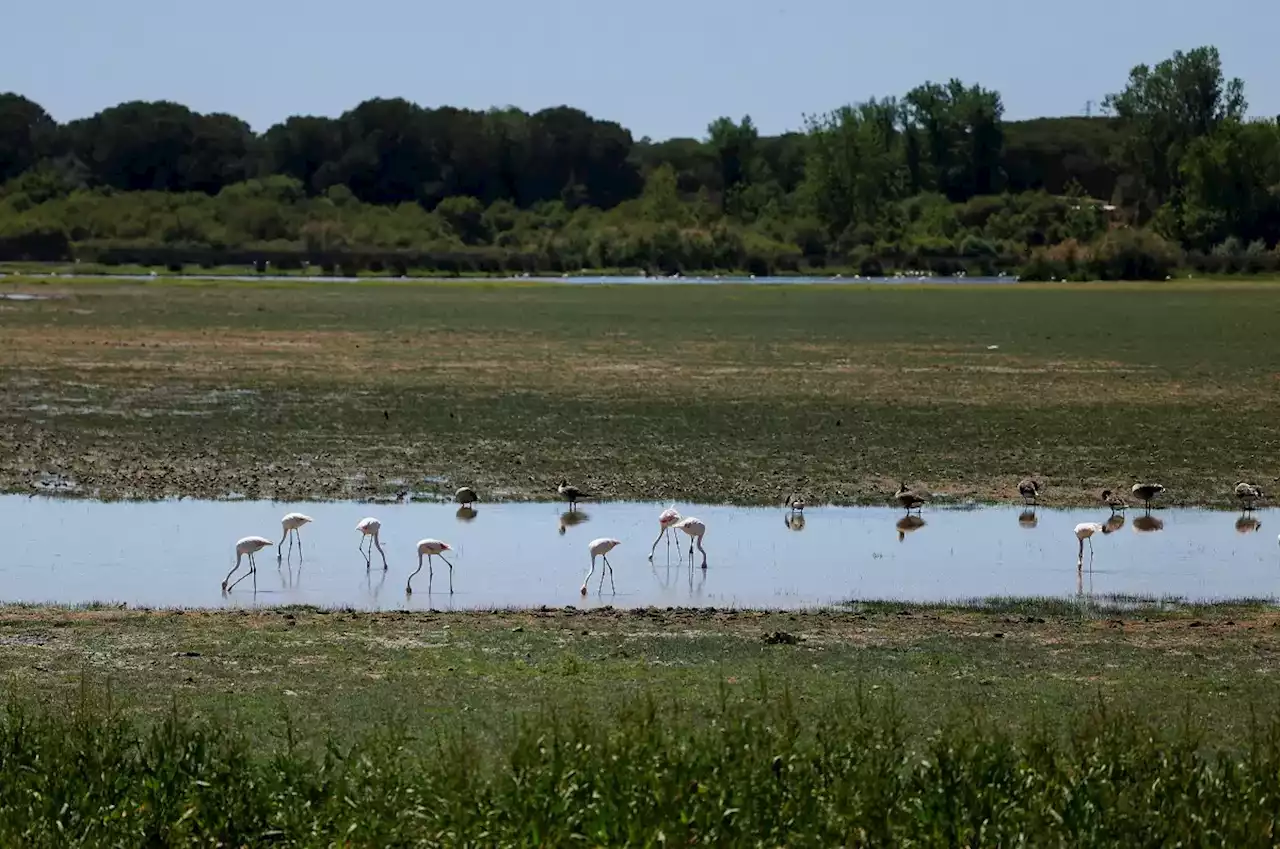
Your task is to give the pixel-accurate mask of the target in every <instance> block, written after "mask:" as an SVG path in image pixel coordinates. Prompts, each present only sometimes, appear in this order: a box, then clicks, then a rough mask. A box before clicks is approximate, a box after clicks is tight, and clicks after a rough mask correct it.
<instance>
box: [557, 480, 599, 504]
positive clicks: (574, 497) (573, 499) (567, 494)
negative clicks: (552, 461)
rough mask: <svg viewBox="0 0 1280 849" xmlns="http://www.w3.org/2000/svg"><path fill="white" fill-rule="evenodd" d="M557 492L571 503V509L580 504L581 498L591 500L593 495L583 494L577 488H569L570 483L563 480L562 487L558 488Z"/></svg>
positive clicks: (561, 481)
mask: <svg viewBox="0 0 1280 849" xmlns="http://www.w3.org/2000/svg"><path fill="white" fill-rule="evenodd" d="M556 492H558V493H560V497H561V498H563V499H564V500H565V501H568V502H569V509H573V508H574V507H576V506H577V504H578V499H579V498H590V497H591V493H589V492H583V491H582V490H580V489H578V488H577V487H576V486H569V482H568V481H566V480H564V479H561V480H560V485H559V486H558V487H556Z"/></svg>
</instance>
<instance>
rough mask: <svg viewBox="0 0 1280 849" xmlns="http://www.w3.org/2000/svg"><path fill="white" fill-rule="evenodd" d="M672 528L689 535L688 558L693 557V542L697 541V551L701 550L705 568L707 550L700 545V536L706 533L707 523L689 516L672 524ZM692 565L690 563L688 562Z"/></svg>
mask: <svg viewBox="0 0 1280 849" xmlns="http://www.w3.org/2000/svg"><path fill="white" fill-rule="evenodd" d="M672 528H675V529H678V530H681V531H684V532H685V533H686V534H688V535H689V558H690V559H693V542H694V540H695V539H696V540H697V541H698V551H701V552H702V568H703V569H705V568H707V550H706V549H705V548H703V547H702V537H703V536H704V535H705V534H706V533H707V525H706V523H705V522H703V521H702V520H701V519H695V518H693V517H692V516H690V517H689V518H687V519H681V520H680V521H679V522H676V523H675V524H674V525H672ZM690 565H692V564H690Z"/></svg>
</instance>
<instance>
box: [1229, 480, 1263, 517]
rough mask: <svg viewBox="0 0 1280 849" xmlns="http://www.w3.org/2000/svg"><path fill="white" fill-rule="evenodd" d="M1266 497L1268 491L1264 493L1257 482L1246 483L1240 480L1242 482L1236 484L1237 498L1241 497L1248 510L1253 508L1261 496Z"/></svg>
mask: <svg viewBox="0 0 1280 849" xmlns="http://www.w3.org/2000/svg"><path fill="white" fill-rule="evenodd" d="M1266 497H1267V495H1266V493H1264V492H1263V491H1262V488H1261V487H1260V486H1257V485H1256V484H1251V483H1246V482H1244V481H1240V483H1238V484H1236V498H1239V499H1240V501H1241V503H1242V504H1244V509H1246V510H1252V509H1253V506H1254V503H1255V502H1256V501H1257V500H1258V499H1259V498H1266Z"/></svg>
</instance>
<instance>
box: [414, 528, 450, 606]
mask: <svg viewBox="0 0 1280 849" xmlns="http://www.w3.org/2000/svg"><path fill="white" fill-rule="evenodd" d="M452 550H453V549H451V548H450V547H449V543H447V542H441V541H440V540H438V539H424V540H419V541H418V568H417V569H415V570H413V575H416V574H418V573H419V572H421V571H422V556H423V555H424V554H425V555H426V557H427V592H428V593H430V592H431V579H432V578H433V577H435V569H434V568H433V567H432V565H431V558H432V557H439V558H440V559H441V560H444V562H445V563H449V561H448V560H447V559H446V558H445V556H444V554H443V553H442V552H445V551H452ZM413 575H410V576H409V580H407V581H405V584H404V591H405V594H406V595H408V594H409V593H412V592H413ZM449 594H450V595H453V564H452V563H449Z"/></svg>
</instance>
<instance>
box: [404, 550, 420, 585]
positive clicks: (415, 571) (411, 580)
mask: <svg viewBox="0 0 1280 849" xmlns="http://www.w3.org/2000/svg"><path fill="white" fill-rule="evenodd" d="M421 571H422V555H421V554H419V555H418V568H417V569H414V570H413V575H416V574H418V573H419V572H421ZM413 575H410V576H409V580H407V581H405V583H404V591H405V592H406V593H411V592H413Z"/></svg>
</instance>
